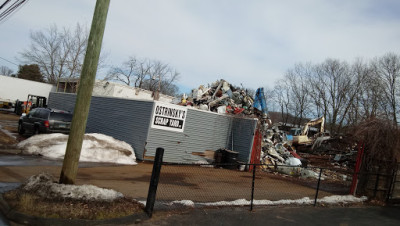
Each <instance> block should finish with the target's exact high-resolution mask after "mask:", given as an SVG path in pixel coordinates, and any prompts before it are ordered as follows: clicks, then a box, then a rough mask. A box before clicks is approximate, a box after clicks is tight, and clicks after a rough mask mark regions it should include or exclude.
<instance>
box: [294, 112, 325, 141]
mask: <svg viewBox="0 0 400 226" xmlns="http://www.w3.org/2000/svg"><path fill="white" fill-rule="evenodd" d="M319 124H320V125H321V126H320V131H319V134H323V133H324V124H325V118H324V116H322V117H320V118H317V119H313V120H311V121H309V122H307V123H306V124H305V125H304V128H303V130H302V131H301V133H300V134H299V135H297V136H293V143H292V144H293V146H298V145H311V144H313V143H314V140H315V136H309V129H310V126H315V125H319Z"/></svg>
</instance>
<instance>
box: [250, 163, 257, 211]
mask: <svg viewBox="0 0 400 226" xmlns="http://www.w3.org/2000/svg"><path fill="white" fill-rule="evenodd" d="M255 179H256V166H255V165H254V164H253V181H252V183H251V201H250V211H252V210H253V200H254V181H255Z"/></svg>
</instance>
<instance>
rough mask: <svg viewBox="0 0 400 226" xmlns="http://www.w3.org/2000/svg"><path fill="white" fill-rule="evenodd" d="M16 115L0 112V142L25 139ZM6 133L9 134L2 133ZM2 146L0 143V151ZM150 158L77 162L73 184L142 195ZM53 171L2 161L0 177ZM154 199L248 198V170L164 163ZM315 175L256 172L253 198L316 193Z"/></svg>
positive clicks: (21, 178) (54, 171)
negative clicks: (80, 164) (96, 163)
mask: <svg viewBox="0 0 400 226" xmlns="http://www.w3.org/2000/svg"><path fill="white" fill-rule="evenodd" d="M18 118H19V117H18V116H16V115H15V114H13V113H10V112H2V111H0V125H1V126H2V128H3V129H6V130H7V131H9V133H8V134H10V133H11V134H12V135H13V136H14V138H13V137H11V138H10V136H9V135H8V134H6V133H4V132H3V133H1V134H0V137H1V138H0V143H1V144H3V149H4V145H10V144H15V143H17V142H18V141H20V140H23V139H25V137H21V136H19V135H18V133H16V131H17V122H18ZM5 136H8V138H6V137H5ZM1 149H2V147H1V146H0V152H1V151H2V150H1ZM1 157H2V154H0V158H1ZM152 167H153V165H152V163H151V162H139V164H138V165H135V166H120V165H119V166H117V165H112V166H110V165H106V166H96V167H86V168H84V167H80V168H79V170H78V175H77V180H76V184H78V185H82V184H92V185H96V186H99V187H103V188H110V189H114V190H116V191H119V192H121V193H123V194H124V195H126V196H127V197H131V198H135V199H138V200H145V199H146V197H147V192H148V188H149V182H150V177H151V171H152ZM41 172H48V173H51V174H52V175H53V176H54V177H55V178H58V177H59V175H60V173H61V167H60V166H0V182H24V181H25V180H26V179H27V178H29V177H30V176H32V175H36V174H39V173H41ZM161 172H162V173H161V179H160V186H159V188H158V193H157V199H162V200H184V199H190V200H194V201H203V202H209V201H221V200H235V199H243V198H245V199H247V200H249V199H250V194H251V183H252V174H251V173H250V172H240V171H237V170H228V169H215V168H207V167H193V166H192V167H190V166H163V168H162V170H161ZM315 187H316V180H298V179H296V178H291V177H287V176H281V175H275V174H272V173H265V172H257V175H256V183H255V197H254V198H255V199H269V200H279V199H296V198H303V197H314V195H315ZM330 194H332V193H331V191H329V189H327V190H326V191H320V197H323V196H326V195H330Z"/></svg>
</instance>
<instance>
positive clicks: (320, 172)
mask: <svg viewBox="0 0 400 226" xmlns="http://www.w3.org/2000/svg"><path fill="white" fill-rule="evenodd" d="M321 175H322V168H320V169H319V177H318V184H317V192H316V193H315V199H314V206H316V205H317V199H318V192H319V184H320V182H321Z"/></svg>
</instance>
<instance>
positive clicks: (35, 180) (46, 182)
mask: <svg viewBox="0 0 400 226" xmlns="http://www.w3.org/2000/svg"><path fill="white" fill-rule="evenodd" d="M53 180H54V179H53V177H52V176H51V175H50V174H47V173H41V174H39V175H35V176H31V177H30V178H29V179H28V181H27V182H26V183H25V184H24V185H23V186H22V189H24V190H26V191H31V192H33V191H34V192H36V193H37V194H38V195H40V196H42V197H45V198H62V199H64V198H70V199H79V200H96V201H113V200H115V199H118V198H122V197H123V194H122V193H120V192H117V191H114V190H111V189H104V188H99V187H96V186H93V185H81V186H77V185H67V184H58V183H55V182H53Z"/></svg>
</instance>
